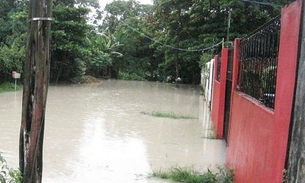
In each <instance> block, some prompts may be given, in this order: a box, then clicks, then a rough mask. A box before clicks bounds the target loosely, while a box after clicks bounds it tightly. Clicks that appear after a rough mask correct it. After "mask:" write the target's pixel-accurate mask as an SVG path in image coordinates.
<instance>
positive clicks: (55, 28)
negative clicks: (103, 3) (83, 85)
mask: <svg viewBox="0 0 305 183" xmlns="http://www.w3.org/2000/svg"><path fill="white" fill-rule="evenodd" d="M71 3H72V2H71ZM89 12H90V10H89V9H88V8H86V7H81V6H80V7H76V6H74V5H73V3H72V5H70V4H69V5H65V4H63V3H61V2H56V3H55V6H54V10H53V16H54V21H53V22H52V31H51V34H52V40H51V59H52V62H51V81H53V82H67V81H70V82H71V81H72V82H78V81H79V80H80V79H81V78H82V77H83V75H84V74H85V72H86V62H87V59H88V58H90V57H88V55H90V49H88V48H90V47H89V44H88V41H87V37H88V35H89V33H90V31H92V30H93V27H92V26H91V25H89V24H87V22H86V16H87V15H88V13H89Z"/></svg>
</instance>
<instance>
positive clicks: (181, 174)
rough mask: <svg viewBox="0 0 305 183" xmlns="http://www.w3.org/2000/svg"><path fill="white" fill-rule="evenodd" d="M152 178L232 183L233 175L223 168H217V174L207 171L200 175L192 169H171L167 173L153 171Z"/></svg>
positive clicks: (206, 182) (189, 182)
mask: <svg viewBox="0 0 305 183" xmlns="http://www.w3.org/2000/svg"><path fill="white" fill-rule="evenodd" d="M152 176H153V177H157V178H161V179H171V180H173V181H176V182H185V183H233V176H234V174H233V171H232V170H228V169H225V168H218V171H217V172H212V171H211V170H210V169H208V170H207V171H206V172H204V173H200V172H197V171H195V170H194V169H193V168H182V167H172V168H170V169H169V170H168V171H161V170H159V171H155V172H153V174H152Z"/></svg>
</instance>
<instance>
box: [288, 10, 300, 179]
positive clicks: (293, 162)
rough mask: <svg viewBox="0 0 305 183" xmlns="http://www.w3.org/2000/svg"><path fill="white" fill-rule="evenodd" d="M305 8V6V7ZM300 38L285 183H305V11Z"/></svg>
mask: <svg viewBox="0 0 305 183" xmlns="http://www.w3.org/2000/svg"><path fill="white" fill-rule="evenodd" d="M303 6H304V5H303ZM302 11H303V12H302V14H303V15H302V16H303V22H302V23H301V25H302V32H301V37H300V40H301V42H300V45H301V50H300V56H299V65H298V75H297V84H296V93H295V103H294V111H293V119H292V129H291V132H290V133H291V138H290V142H289V143H290V147H289V155H288V158H287V175H286V177H285V178H286V181H285V183H288V182H289V183H293V182H305V113H304V109H305V82H304V81H305V10H304V8H303V10H302Z"/></svg>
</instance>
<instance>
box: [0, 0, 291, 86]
mask: <svg viewBox="0 0 305 183" xmlns="http://www.w3.org/2000/svg"><path fill="white" fill-rule="evenodd" d="M255 2H256V3H254V2H253V1H252V2H250V1H241V0H223V1H218V0H207V1H202V0H189V1H183V0H154V3H153V5H143V4H140V3H139V2H138V1H136V0H128V1H123V0H114V1H113V2H111V3H109V4H107V5H106V7H105V8H104V9H103V10H102V9H100V8H99V6H98V1H96V0H65V1H59V0H56V1H54V5H53V9H54V10H53V21H52V28H51V30H52V32H51V35H52V40H51V82H80V81H81V79H82V77H83V76H84V75H86V74H88V75H92V76H95V77H112V78H121V79H138V80H152V81H161V82H172V81H174V80H175V79H176V78H178V77H179V78H181V79H182V82H183V83H190V84H197V83H199V79H200V64H199V62H200V60H201V61H202V60H204V61H206V59H208V58H209V57H210V58H211V57H212V55H214V54H216V53H217V52H219V51H220V48H221V44H218V43H220V42H221V41H222V40H223V39H225V40H227V39H229V43H230V42H232V41H233V40H234V38H236V37H244V36H245V35H247V34H250V33H251V32H252V31H254V30H255V29H256V28H258V27H259V26H261V25H263V24H264V23H265V22H267V21H268V20H270V19H271V18H273V17H275V16H276V15H278V14H279V13H280V6H281V5H284V4H285V3H287V0H268V1H259V0H258V1H255ZM259 2H261V3H259ZM263 2H265V3H263ZM266 2H268V3H266ZM27 14H28V0H24V1H19V0H3V1H1V2H0V24H1V26H0V33H1V35H2V36H1V38H0V54H1V57H0V74H1V76H2V77H1V78H0V82H5V81H10V80H11V71H12V70H17V71H20V72H22V63H23V61H24V59H25V35H26V28H27V20H26V19H27ZM229 14H230V16H229ZM229 18H230V19H229ZM228 25H230V27H229V26H228ZM228 28H229V29H228ZM228 45H230V44H228ZM206 48H208V49H206ZM209 55H210V56H209Z"/></svg>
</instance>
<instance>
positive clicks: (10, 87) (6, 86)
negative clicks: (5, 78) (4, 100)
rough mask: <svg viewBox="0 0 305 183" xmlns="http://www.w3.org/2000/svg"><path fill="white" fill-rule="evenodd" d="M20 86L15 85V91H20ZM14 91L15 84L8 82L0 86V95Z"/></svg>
mask: <svg viewBox="0 0 305 183" xmlns="http://www.w3.org/2000/svg"><path fill="white" fill-rule="evenodd" d="M21 89H22V85H21V84H17V86H16V90H21ZM13 90H15V83H10V82H4V83H1V84H0V93H2V92H6V91H13Z"/></svg>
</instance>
